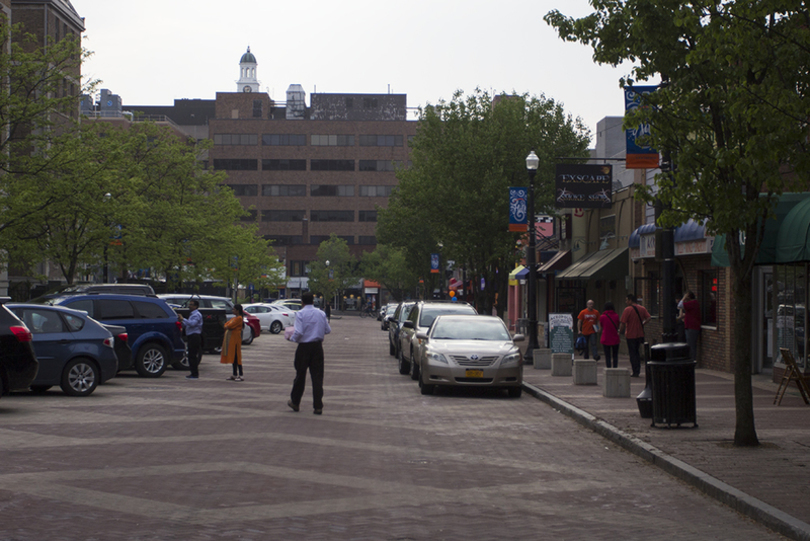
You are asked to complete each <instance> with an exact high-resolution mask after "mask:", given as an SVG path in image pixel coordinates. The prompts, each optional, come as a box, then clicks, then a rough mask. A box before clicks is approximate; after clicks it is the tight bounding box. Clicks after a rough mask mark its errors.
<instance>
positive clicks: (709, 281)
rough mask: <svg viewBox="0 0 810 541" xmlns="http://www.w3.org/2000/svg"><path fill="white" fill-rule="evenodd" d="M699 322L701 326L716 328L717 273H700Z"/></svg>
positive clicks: (711, 271) (710, 271) (714, 271)
mask: <svg viewBox="0 0 810 541" xmlns="http://www.w3.org/2000/svg"><path fill="white" fill-rule="evenodd" d="M698 294H699V295H700V297H698V300H699V301H700V321H701V323H702V324H703V325H709V326H710V327H716V326H717V271H716V270H709V271H703V272H701V273H700V292H699V293H698Z"/></svg>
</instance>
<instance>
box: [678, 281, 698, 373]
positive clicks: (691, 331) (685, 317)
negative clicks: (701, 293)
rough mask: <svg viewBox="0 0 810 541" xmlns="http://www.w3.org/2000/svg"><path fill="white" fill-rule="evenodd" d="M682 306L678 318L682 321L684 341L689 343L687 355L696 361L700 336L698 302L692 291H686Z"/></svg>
mask: <svg viewBox="0 0 810 541" xmlns="http://www.w3.org/2000/svg"><path fill="white" fill-rule="evenodd" d="M681 303H682V305H681V306H682V307H681V310H680V314H678V319H680V320H682V321H683V327H684V332H685V333H686V343H687V344H689V355H690V357H691V358H692V360H693V361H697V343H698V337H699V336H700V303H699V302H698V301H697V300H696V299H695V294H694V293H693V292H692V291H687V292H686V294H685V295H684V296H683V300H682V301H681Z"/></svg>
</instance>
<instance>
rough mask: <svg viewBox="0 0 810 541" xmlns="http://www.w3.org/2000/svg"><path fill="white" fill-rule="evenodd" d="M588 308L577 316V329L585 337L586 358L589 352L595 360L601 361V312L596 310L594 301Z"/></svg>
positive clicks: (588, 303)
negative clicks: (599, 338) (586, 343)
mask: <svg viewBox="0 0 810 541" xmlns="http://www.w3.org/2000/svg"><path fill="white" fill-rule="evenodd" d="M586 306H587V308H585V310H583V311H582V312H580V313H579V316H577V320H578V321H577V327H578V328H579V334H581V335H582V336H584V337H585V340H586V341H587V342H588V347H586V348H585V358H586V359H587V358H588V350H591V352H592V353H593V360H594V361H598V360H599V340H598V337H599V325H598V323H599V310H594V308H593V301H588V302H587V304H586Z"/></svg>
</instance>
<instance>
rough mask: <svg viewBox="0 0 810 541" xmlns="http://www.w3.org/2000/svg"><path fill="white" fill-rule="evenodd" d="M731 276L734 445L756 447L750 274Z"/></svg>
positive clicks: (738, 273)
mask: <svg viewBox="0 0 810 541" xmlns="http://www.w3.org/2000/svg"><path fill="white" fill-rule="evenodd" d="M732 274H733V278H732V291H733V295H734V306H733V308H732V307H729V308H730V309H729V310H727V314H731V312H732V309H733V312H734V314H735V317H734V334H733V340H734V345H733V351H734V406H735V410H736V414H737V424H736V428H735V431H734V445H735V446H738V447H755V446H757V445H759V439H757V431H756V428H755V427H754V394H753V389H752V387H751V372H752V366H751V358H752V351H751V344H750V343H749V337H750V336H751V333H752V332H753V328H752V327H753V325H752V324H751V313H752V312H751V310H752V306H753V302H752V299H751V283H752V278H751V275H750V273H742V272H737V270H736V269H735V270H734V272H733V273H732Z"/></svg>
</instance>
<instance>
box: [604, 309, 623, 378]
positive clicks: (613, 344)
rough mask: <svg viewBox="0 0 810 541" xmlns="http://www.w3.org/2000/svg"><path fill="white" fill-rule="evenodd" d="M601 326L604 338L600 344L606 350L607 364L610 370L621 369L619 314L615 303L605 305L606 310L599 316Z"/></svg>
mask: <svg viewBox="0 0 810 541" xmlns="http://www.w3.org/2000/svg"><path fill="white" fill-rule="evenodd" d="M599 324H600V325H601V327H602V336H601V338H600V340H599V341H600V342H601V343H602V349H604V350H605V363H606V364H607V367H608V368H618V367H619V342H621V340H620V338H619V314H617V313H616V308H615V307H614V306H613V303H612V302H610V301H608V302H606V303H605V310H604V311H603V312H602V315H601V316H599Z"/></svg>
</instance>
